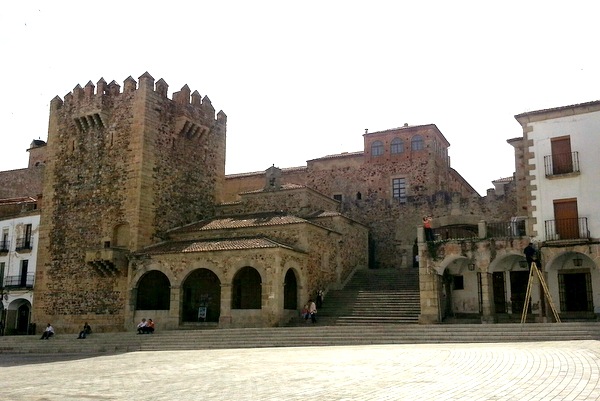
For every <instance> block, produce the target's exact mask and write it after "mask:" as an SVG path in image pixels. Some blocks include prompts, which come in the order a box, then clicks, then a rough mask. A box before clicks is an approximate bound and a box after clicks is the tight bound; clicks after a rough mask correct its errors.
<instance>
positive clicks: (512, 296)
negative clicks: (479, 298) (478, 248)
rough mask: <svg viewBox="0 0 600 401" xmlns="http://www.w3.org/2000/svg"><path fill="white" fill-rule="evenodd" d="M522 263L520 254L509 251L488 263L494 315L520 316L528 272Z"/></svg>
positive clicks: (523, 259)
mask: <svg viewBox="0 0 600 401" xmlns="http://www.w3.org/2000/svg"><path fill="white" fill-rule="evenodd" d="M522 262H526V261H525V257H524V256H523V254H522V253H519V252H517V251H510V252H507V253H506V254H503V255H499V256H498V257H496V258H495V259H494V260H493V261H492V263H490V266H489V267H488V272H489V273H490V275H491V289H492V298H491V302H492V303H493V304H494V311H495V313H496V314H504V313H512V314H515V315H521V313H522V312H523V307H524V305H525V295H526V293H527V283H528V281H529V270H528V269H527V265H526V264H523V265H522Z"/></svg>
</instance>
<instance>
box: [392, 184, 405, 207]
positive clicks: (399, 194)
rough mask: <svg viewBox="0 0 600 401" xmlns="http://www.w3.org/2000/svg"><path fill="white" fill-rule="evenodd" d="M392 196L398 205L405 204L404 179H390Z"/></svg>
mask: <svg viewBox="0 0 600 401" xmlns="http://www.w3.org/2000/svg"><path fill="white" fill-rule="evenodd" d="M392 196H393V198H394V199H398V200H399V201H400V203H406V178H393V179H392Z"/></svg>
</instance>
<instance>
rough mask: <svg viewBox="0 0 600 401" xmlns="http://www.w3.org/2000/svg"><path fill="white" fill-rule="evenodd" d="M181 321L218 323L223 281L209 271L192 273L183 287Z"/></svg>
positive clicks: (197, 270) (203, 269) (199, 270)
mask: <svg viewBox="0 0 600 401" xmlns="http://www.w3.org/2000/svg"><path fill="white" fill-rule="evenodd" d="M181 291H182V297H181V299H182V301H181V320H182V321H184V322H218V321H219V318H220V316H221V280H219V277H218V276H217V275H216V274H215V273H214V272H213V271H212V270H209V269H205V268H199V269H195V270H194V271H192V272H190V274H188V276H187V277H186V278H185V280H184V281H183V284H182V286H181Z"/></svg>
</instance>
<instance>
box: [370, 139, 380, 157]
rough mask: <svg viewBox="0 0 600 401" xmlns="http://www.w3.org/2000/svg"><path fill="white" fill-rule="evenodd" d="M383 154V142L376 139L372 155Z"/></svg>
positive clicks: (372, 145)
mask: <svg viewBox="0 0 600 401" xmlns="http://www.w3.org/2000/svg"><path fill="white" fill-rule="evenodd" d="M381 155H383V142H381V141H375V142H373V143H372V144H371V156H381Z"/></svg>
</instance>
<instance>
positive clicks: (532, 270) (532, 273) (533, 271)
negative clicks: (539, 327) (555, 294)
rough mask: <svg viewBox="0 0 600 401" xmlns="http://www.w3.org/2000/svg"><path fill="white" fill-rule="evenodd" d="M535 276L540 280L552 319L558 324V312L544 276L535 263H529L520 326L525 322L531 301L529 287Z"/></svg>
mask: <svg viewBox="0 0 600 401" xmlns="http://www.w3.org/2000/svg"><path fill="white" fill-rule="evenodd" d="M536 274H537V276H538V279H539V280H540V283H541V284H542V288H543V289H544V295H546V299H547V300H548V304H549V305H550V309H552V313H553V314H554V319H555V320H556V323H560V316H558V311H557V310H556V306H554V302H553V301H552V296H550V290H548V285H547V284H546V280H544V276H543V275H542V272H541V271H540V269H538V267H537V265H536V264H535V262H531V268H530V269H529V282H528V283H527V292H526V293H525V305H523V314H522V315H521V324H523V323H525V321H526V320H527V311H528V309H529V301H530V300H531V287H532V286H533V278H534V276H535V275H536Z"/></svg>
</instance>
